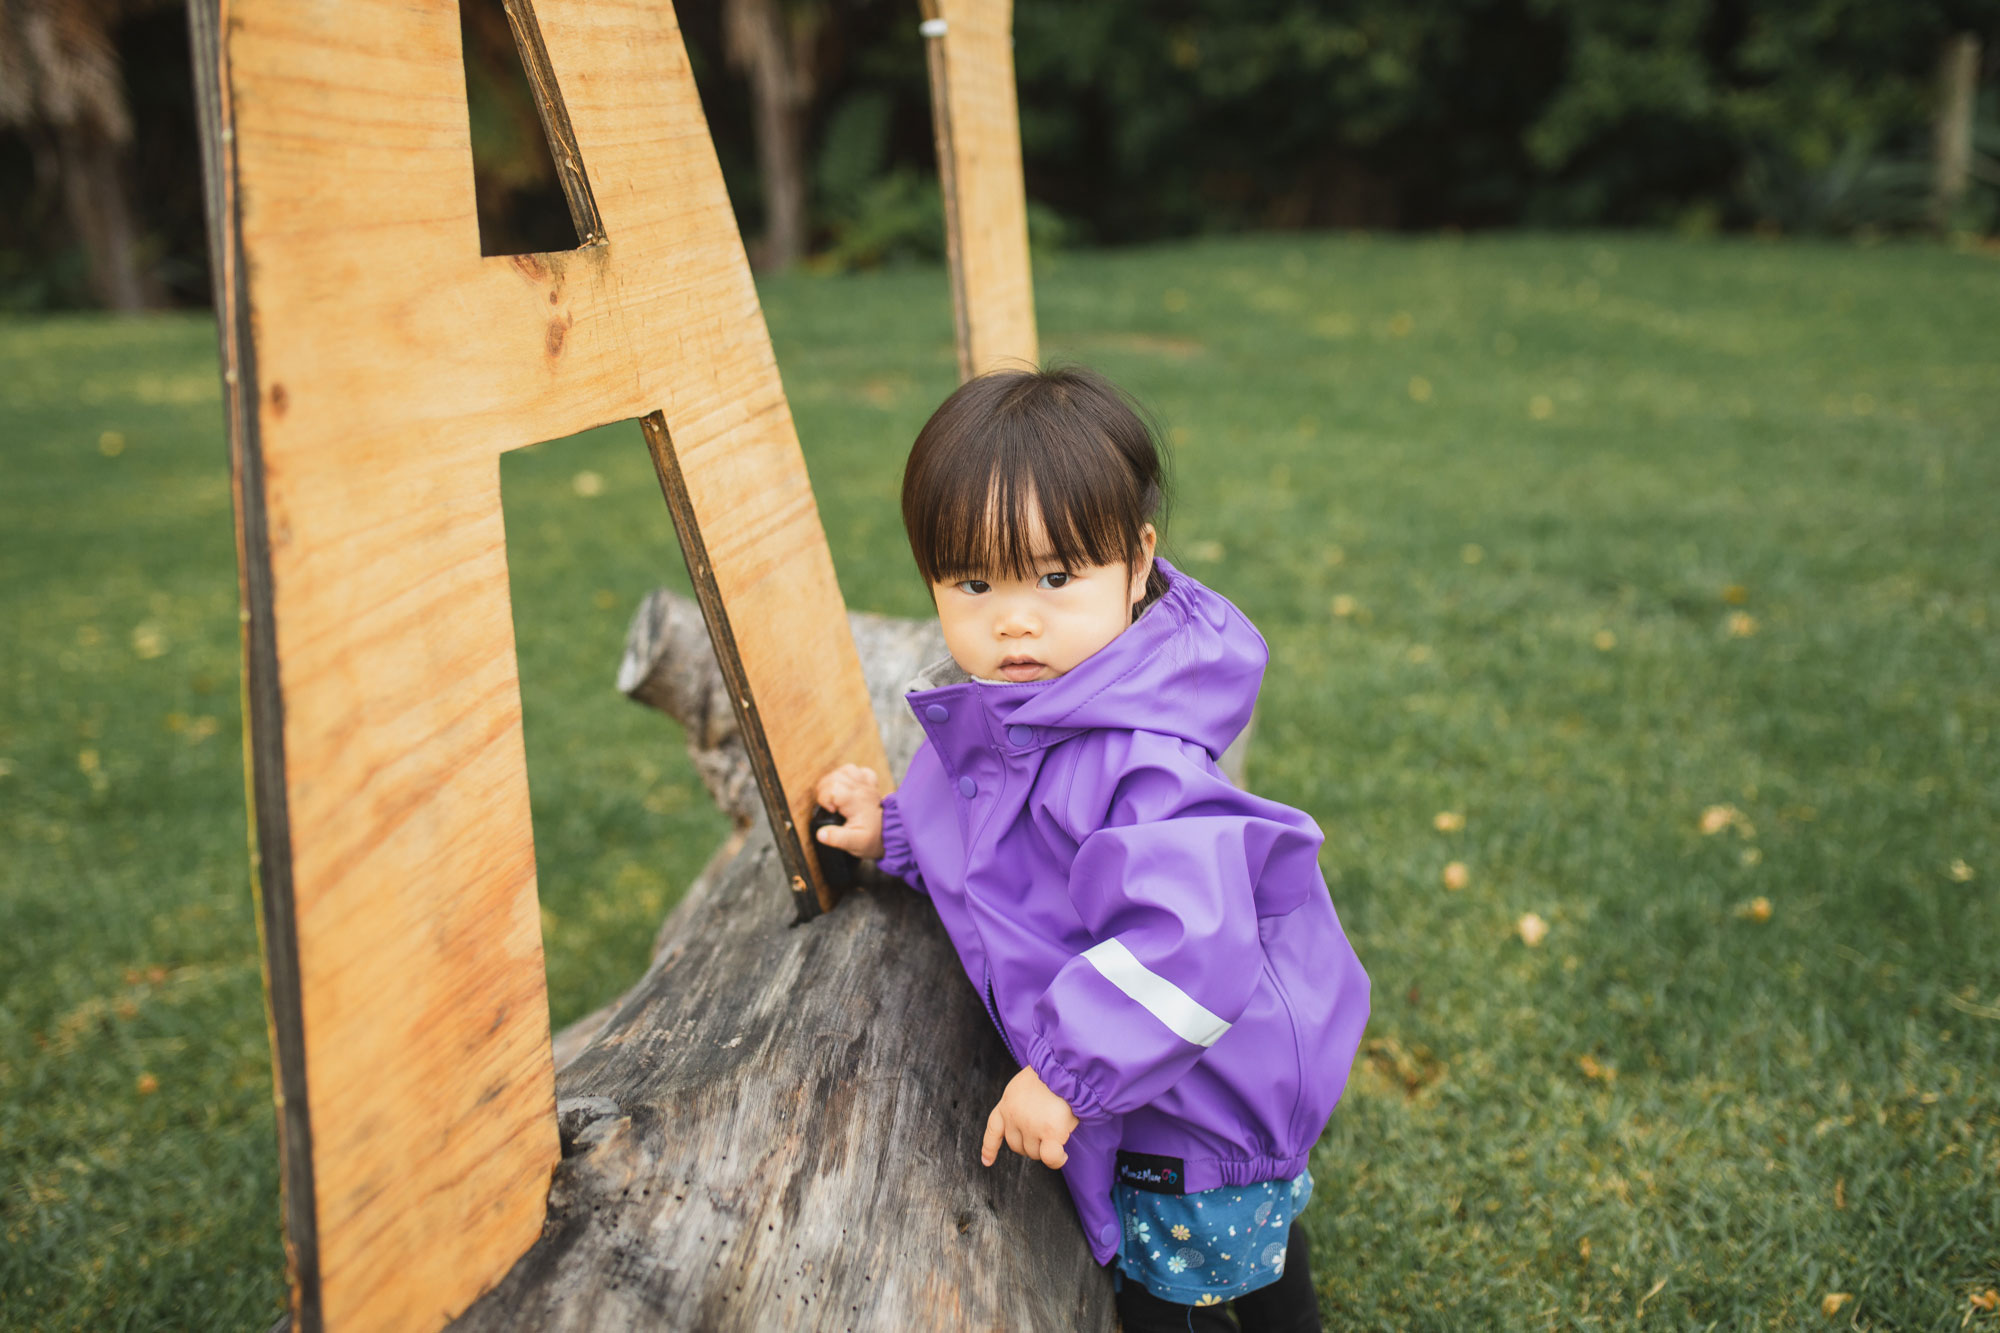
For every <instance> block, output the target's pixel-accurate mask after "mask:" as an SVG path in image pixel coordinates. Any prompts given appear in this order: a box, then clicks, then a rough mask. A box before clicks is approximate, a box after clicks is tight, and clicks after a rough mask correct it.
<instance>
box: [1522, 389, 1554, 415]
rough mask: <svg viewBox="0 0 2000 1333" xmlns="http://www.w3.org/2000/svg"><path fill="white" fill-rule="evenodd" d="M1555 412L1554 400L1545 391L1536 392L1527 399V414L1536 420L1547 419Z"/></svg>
mask: <svg viewBox="0 0 2000 1333" xmlns="http://www.w3.org/2000/svg"><path fill="white" fill-rule="evenodd" d="M1555 414H1556V400H1555V399H1553V398H1551V397H1549V396H1548V395H1547V394H1545V393H1538V394H1536V395H1535V396H1534V397H1533V398H1530V399H1529V400H1528V415H1529V416H1531V417H1533V418H1534V419H1535V420H1537V421H1547V420H1548V419H1549V418H1550V417H1552V416H1554V415H1555Z"/></svg>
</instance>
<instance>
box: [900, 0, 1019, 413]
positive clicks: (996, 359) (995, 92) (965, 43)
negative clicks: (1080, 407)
mask: <svg viewBox="0 0 2000 1333" xmlns="http://www.w3.org/2000/svg"><path fill="white" fill-rule="evenodd" d="M923 14H924V23H923V33H924V37H925V43H924V45H925V50H926V52H927V53H928V61H929V64H930V78H931V122H932V126H933V128H934V129H935V131H936V134H937V146H938V181H939V184H940V185H941V186H942V187H943V190H944V215H945V243H946V252H947V255H948V257H949V262H950V265H951V302H952V311H953V314H954V315H955V317H956V319H957V324H958V329H957V332H958V375H959V378H960V379H962V380H965V379H971V378H972V377H973V376H974V375H980V374H984V373H985V372H987V371H989V370H996V369H999V368H1001V367H1003V366H1032V365H1034V364H1035V361H1036V358H1037V356H1038V355H1039V353H1038V350H1037V348H1036V343H1035V288H1034V282H1033V280H1032V278H1031V277H1030V275H1029V271H1028V204H1027V194H1026V190H1025V186H1024V184H1023V180H1022V175H1021V117H1020V110H1019V107H1018V105H1017V103H1016V99H1015V92H1014V36H1013V31H1014V5H1013V0H923Z"/></svg>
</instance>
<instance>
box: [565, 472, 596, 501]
mask: <svg viewBox="0 0 2000 1333" xmlns="http://www.w3.org/2000/svg"><path fill="white" fill-rule="evenodd" d="M569 488H570V489H571V490H573V491H575V492H576V493H577V494H578V495H580V496H582V497H583V498H584V499H586V500H594V499H596V498H597V497H598V496H600V495H602V494H604V474H603V473H601V472H592V471H590V470H589V469H585V470H584V471H582V472H579V473H577V474H576V475H575V476H574V477H571V478H570V479H569Z"/></svg>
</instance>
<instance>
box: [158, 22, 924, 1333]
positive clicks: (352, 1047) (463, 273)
mask: <svg viewBox="0 0 2000 1333" xmlns="http://www.w3.org/2000/svg"><path fill="white" fill-rule="evenodd" d="M510 9H511V11H512V17H513V19H514V21H515V24H516V28H517V31H518V32H521V33H522V34H524V39H523V41H522V46H523V52H522V54H523V58H524V63H525V64H526V65H527V66H528V69H529V71H530V77H531V79H532V80H533V81H534V83H535V86H536V88H537V91H538V94H539V95H540V97H541V99H542V103H543V113H544V117H545V119H546V120H547V122H548V123H549V126H550V130H551V134H550V138H551V142H552V143H553V144H555V145H556V146H557V151H558V154H559V157H560V158H561V159H562V160H561V161H560V162H559V165H560V166H561V167H562V168H563V180H564V185H565V189H566V190H567V192H568V194H569V197H570V199H571V201H572V205H573V209H574V211H575V212H576V214H577V216H576V227H577V233H578V235H579V236H582V237H586V238H588V242H589V243H587V244H585V245H584V246H583V247H582V248H580V249H577V250H573V251H567V252H563V253H556V254H541V255H522V256H511V257H509V256H496V257H492V258H484V259H482V258H481V257H480V254H479V236H478V222H477V217H476V212H475V204H474V197H473V182H472V155H471V148H470V138H469V129H468V125H467V117H466V102H465V84H464V76H463V71H462V69H461V64H460V38H459V26H458V12H457V4H456V0H343V3H341V4H338V5H334V4H315V5H300V4H295V3H287V2H286V0H193V3H191V5H190V27H191V32H192V36H193V40H194V47H195V57H196V59H195V64H196V71H197V81H198V84H199V86H200V89H201V92H200V97H201V107H202V112H203V130H204V133H203V140H204V144H203V147H204V165H205V168H206V177H207V183H208V205H209V217H210V232H211V238H212V239H211V255H212V256H213V257H214V258H215V259H216V261H217V262H216V264H215V274H216V301H215V306H216V310H217V311H218V312H219V315H220V322H221V339H222V360H223V367H224V381H225V391H226V397H227V419H228V422H229V427H230V443H231V457H232V463H233V472H234V478H235V485H236V513H237V540H238V552H239V558H240V562H241V571H242V594H243V614H244V646H245V676H246V699H247V707H248V713H249V718H248V721H249V727H248V740H247V747H248V752H249V753H248V764H249V769H250V774H249V786H250V792H251V801H252V808H253V830H254V835H255V840H256V847H255V855H254V868H255V873H256V882H257V887H258V891H259V895H260V903H261V912H260V925H261V927H262V931H263V938H264V948H265V962H266V982H267V996H268V1001H269V1006H270V1019H271V1029H272V1041H273V1047H274V1053H275V1058H276V1065H277V1075H278V1077H277V1085H278V1097H279V1102H280V1106H281V1116H280V1131H281V1132H280V1141H281V1148H282V1152H283V1155H284V1170H283V1178H284V1182H285V1211H286V1244H287V1250H288V1254H289V1257H290V1267H291V1274H292V1303H293V1312H294V1317H295V1321H296V1326H297V1327H298V1328H299V1329H301V1330H306V1331H308V1333H310V1331H311V1330H318V1329H322V1328H325V1329H332V1330H351V1329H377V1328H382V1329H397V1330H425V1329H433V1328H437V1327H439V1326H440V1325H442V1324H443V1323H444V1322H445V1321H446V1320H447V1319H448V1318H450V1317H451V1316H452V1315H453V1314H455V1313H456V1312H458V1311H460V1310H463V1309H464V1308H465V1307H466V1306H467V1305H468V1304H469V1303H470V1302H471V1301H472V1300H473V1299H474V1298H475V1297H476V1296H477V1295H478V1294H479V1292H481V1291H482V1290H484V1289H485V1288H486V1287H488V1286H489V1285H490V1284H491V1283H493V1282H494V1281H495V1280H497V1279H498V1278H499V1276H500V1275H501V1274H502V1273H504V1272H506V1271H507V1269H508V1267H509V1265H511V1264H512V1263H513V1261H514V1260H515V1258H516V1257H517V1256H519V1255H520V1254H521V1253H522V1251H524V1250H525V1249H526V1248H527V1247H528V1246H529V1245H530V1244H531V1243H532V1242H533V1241H534V1240H535V1238H536V1236H537V1235H538V1234H539V1233H540V1230H541V1225H542V1219H543V1215H544V1206H545V1199H546V1194H547V1189H548V1184H549V1180H550V1173H551V1171H552V1170H553V1168H554V1166H555V1163H556V1161H557V1154H558V1138H557V1132H556V1121H555V1114H554V1083H553V1068H552V1064H551V1058H550V1047H549V1031H548V1004H547V998H546V991H545V980H544V974H543V965H542V951H541V932H540V922H539V915H538V909H537V904H536V895H535V862H534V849H533V845H532V836H531V827H530V821H529V808H528V786H527V770H526V763H525V754H524V748H523V742H522V736H521V704H520V692H519V686H518V680H517V676H516V666H515V658H514V641H513V623H512V611H511V606H510V603H509V595H508V580H507V565H506V536H505V533H504V531H503V529H502V515H501V508H500V475H499V474H500V468H499V456H500V454H501V453H502V452H503V451H505V450H508V449H512V448H516V447H519V446H522V445H527V444H532V443H534V442H536V441H540V440H547V439H553V438H556V437H560V436H565V435H569V434H572V433H574V432H576V431H579V430H582V429H585V428H587V427H591V426H596V425H601V424H604V423H606V422H612V421H619V420H629V419H635V418H636V419H639V420H641V421H643V422H644V424H645V435H646V439H647V441H648V444H649V447H650V448H651V451H652V453H653V456H654V459H655V462H656V464H657V466H658V470H659V474H660V478H661V482H662V485H663V487H664V489H665V491H666V493H667V497H668V501H669V503H670V505H671V506H672V508H673V513H674V518H675V521H676V526H677V528H678V530H679V533H680V537H681V541H682V544H683V548H684V550H685V551H686V554H687V557H688V565H689V569H690V572H691V573H692V575H693V577H694V580H695V583H696V585H697V588H698V589H699V591H700V593H701V606H702V610H703V612H704V614H705V616H706V619H707V624H708V628H709V631H710V634H711V636H712V639H713V641H714V644H715V650H716V654H717V657H718V659H719V661H720V664H721V666H722V669H723V673H724V677H725V679H726V680H727V682H728V687H729V696H730V699H731V703H732V706H733V707H734V709H735V710H736V714H737V718H738V722H739V725H740V727H741V730H742V734H743V737H744V741H745V746H746V750H747V752H748V754H749V756H750V759H751V761H752V764H753V766H754V768H755V771H756V774H757V777H758V785H759V788H760V790H761V793H762V796H763V802H764V809H765V812H766V814H767V816H768V818H769V822H770V824H771V827H772V832H773V836H774V842H773V844H772V846H773V849H774V850H773V855H775V857H776V858H777V862H776V863H777V864H778V865H779V866H781V867H782V875H781V876H780V877H779V880H780V882H783V883H787V884H789V885H790V886H791V888H792V890H793V893H794V895H795V896H796V897H797V899H798V901H799V902H800V903H802V904H803V905H804V906H805V907H806V909H807V910H812V909H815V908H816V907H818V906H820V905H822V904H823V902H824V899H823V897H822V896H821V895H820V894H819V893H818V892H817V889H818V888H819V880H818V869H817V861H816V859H815V858H814V857H813V856H812V855H811V854H810V852H809V849H808V848H806V846H805V845H804V843H803V842H802V840H801V839H800V837H799V835H798V830H799V829H801V828H803V827H805V825H806V818H807V815H808V813H809V811H810V809H811V806H812V790H811V788H812V783H813V781H814V780H815V779H816V778H817V777H818V776H819V775H820V774H821V773H823V772H825V771H826V770H827V769H828V768H830V767H832V766H833V765H835V764H837V763H840V762H843V761H853V762H858V763H862V764H866V765H869V766H870V767H874V768H876V769H878V770H879V771H882V772H883V773H884V774H885V775H886V774H887V771H888V768H887V761H886V759H885V757H884V755H883V752H882V748H881V742H880V738H879V736H878V735H877V733H876V730H875V723H874V719H873V717H872V716H871V714H870V712H869V703H868V695H867V690H866V686H865V684H864V682H863V679H862V675H861V668H860V663H859V661H858V659H857V657H856V654H855V650H854V645H853V641H852V639H851V638H850V637H849V635H848V632H847V627H846V619H845V614H844V608H843V606H842V602H841V596H840V590H839V587H838V585H837V583H836V582H835V580H834V574H833V566H832V562H831V559H830V557H829V555H828V552H827V548H826V542H825V537H824V534H823V532H822V531H821V528H820V524H819V517H818V511H817V508H816V507H815V505H814V501H813V495H812V489H811V486H810V484H809V482H808V480H807V477H806V472H805V467H804V463H803V459H802V458H801V455H800V452H799V447H798V441H797V437H796V434H795V432H794V429H793V425H792V419H791V414H790V411H789V409H788V408H787V405H786V402H785V397H784V392H783V390H782V388H781V386H780V384H779V381H778V373H777V367H776V364H775V362H774V360H773V357H772V353H771V346H770V341H769V337H768V335H767V333H766V330H765V326H764V321H763V316H762V313H761V311H760V309H759V307H758V303H757V295H756V290H755V288H754V287H753V286H752V283H751V279H750V273H749V267H748V264H747V263H746V261H745V257H744V253H743V247H742V243H741V240H740V238H739V237H738V235H737V231H736V227H735V222H734V218H733V215H732V213H731V210H730V206H729V200H728V197H727V195H726V194H725V192H724V189H723V184H722V176H721V172H720V170H719V168H718V166H717V164H716V159H715V153H714V149H713V146H712V144H711V143H710V140H709V136H708V132H707V127H706V124H705V122H704V120H703V118H702V113H701V105H700V102H699V100H698V98H697V96H696V93H695V87H694V82H693V79H692V77H691V75H690V72H689V69H688V62H687V55H686V52H685V50H684V49H683V46H682V43H681V39H680V33H679V30H678V27H677V25H676V22H675V18H674V13H673V10H672V8H671V7H670V5H669V4H668V3H667V2H666V0H635V3H632V4H627V5H607V4H602V3H598V2H597V0H536V2H535V3H532V4H530V3H527V2H526V0H516V2H515V3H514V4H512V5H510Z"/></svg>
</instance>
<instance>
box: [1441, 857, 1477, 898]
mask: <svg viewBox="0 0 2000 1333" xmlns="http://www.w3.org/2000/svg"><path fill="white" fill-rule="evenodd" d="M1440 878H1442V879H1443V880H1444V886H1445V887H1446V888H1447V889H1450V890H1451V891H1452V892H1453V893H1457V892H1458V891H1459V890H1460V889H1462V888H1464V887H1465V886H1466V885H1468V884H1470V883H1472V872H1471V871H1470V870H1467V869H1466V868H1465V862H1463V861H1453V862H1452V863H1451V864H1450V865H1448V866H1446V867H1445V868H1444V874H1443V875H1442V876H1441V877H1440Z"/></svg>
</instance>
